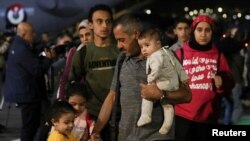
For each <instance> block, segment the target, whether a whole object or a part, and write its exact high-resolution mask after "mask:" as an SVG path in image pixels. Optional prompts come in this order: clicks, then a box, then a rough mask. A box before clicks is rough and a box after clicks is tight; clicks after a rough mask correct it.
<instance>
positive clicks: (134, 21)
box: [114, 14, 142, 35]
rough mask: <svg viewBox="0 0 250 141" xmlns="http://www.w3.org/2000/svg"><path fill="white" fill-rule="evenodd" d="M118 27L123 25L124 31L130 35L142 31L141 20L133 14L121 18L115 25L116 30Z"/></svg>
mask: <svg viewBox="0 0 250 141" xmlns="http://www.w3.org/2000/svg"><path fill="white" fill-rule="evenodd" d="M118 25H121V26H122V27H123V31H124V32H125V33H127V34H129V35H131V34H132V33H133V32H134V31H139V32H141V31H142V22H141V20H140V19H139V18H138V17H136V16H135V15H132V14H125V15H123V16H121V17H119V18H118V19H117V20H116V22H115V24H114V28H115V27H116V26H118Z"/></svg>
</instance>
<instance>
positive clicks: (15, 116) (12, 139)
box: [0, 103, 250, 141]
mask: <svg viewBox="0 0 250 141" xmlns="http://www.w3.org/2000/svg"><path fill="white" fill-rule="evenodd" d="M0 124H1V125H4V126H5V127H6V128H5V129H4V130H1V131H0V141H20V140H19V136H20V127H21V113H20V109H19V108H16V107H15V105H14V104H9V103H5V104H4V106H3V109H2V110H1V111H0ZM238 125H250V108H245V110H244V115H243V116H242V119H241V120H240V122H239V123H238Z"/></svg>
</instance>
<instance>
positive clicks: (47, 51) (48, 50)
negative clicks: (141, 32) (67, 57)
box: [44, 48, 55, 59]
mask: <svg viewBox="0 0 250 141" xmlns="http://www.w3.org/2000/svg"><path fill="white" fill-rule="evenodd" d="M44 53H45V56H46V57H47V58H49V59H51V58H54V57H55V53H54V52H53V51H52V50H50V49H47V48H45V49H44Z"/></svg>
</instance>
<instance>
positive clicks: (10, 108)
mask: <svg viewBox="0 0 250 141" xmlns="http://www.w3.org/2000/svg"><path fill="white" fill-rule="evenodd" d="M0 124H1V125H3V126H5V129H3V130H1V131H0V140H1V141H14V140H17V139H19V136H20V127H21V112H20V109H19V108H16V106H15V104H9V103H5V104H4V106H3V109H2V110H1V111H0Z"/></svg>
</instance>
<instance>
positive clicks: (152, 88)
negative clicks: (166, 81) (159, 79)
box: [140, 83, 162, 100]
mask: <svg viewBox="0 0 250 141" xmlns="http://www.w3.org/2000/svg"><path fill="white" fill-rule="evenodd" d="M140 86H141V97H142V98H145V99H148V100H159V99H160V98H161V97H162V91H161V90H160V89H159V88H158V87H157V85H156V83H151V84H150V85H146V84H143V83H140Z"/></svg>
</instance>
